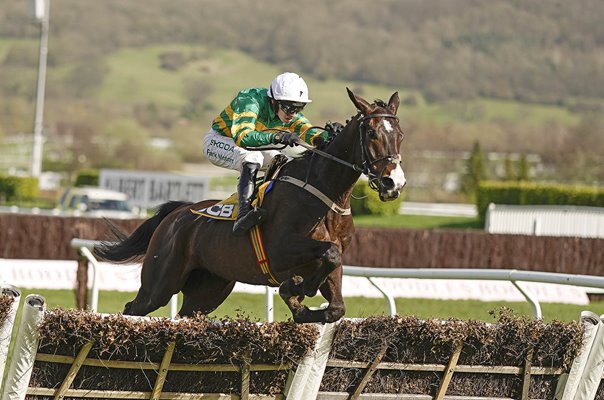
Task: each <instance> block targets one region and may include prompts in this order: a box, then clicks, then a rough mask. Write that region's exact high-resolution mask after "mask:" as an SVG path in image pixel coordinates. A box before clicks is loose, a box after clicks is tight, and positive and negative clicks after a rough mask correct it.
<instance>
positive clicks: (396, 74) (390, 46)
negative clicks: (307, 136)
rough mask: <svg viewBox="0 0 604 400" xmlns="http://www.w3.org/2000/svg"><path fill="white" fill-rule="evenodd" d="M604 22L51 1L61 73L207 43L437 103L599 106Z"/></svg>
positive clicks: (28, 29) (354, 4)
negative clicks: (120, 56)
mask: <svg viewBox="0 0 604 400" xmlns="http://www.w3.org/2000/svg"><path fill="white" fill-rule="evenodd" d="M0 4H2V7H0V21H2V23H1V24H0V37H3V38H10V37H14V38H22V37H36V35H37V29H36V27H35V26H34V25H33V24H32V23H31V21H30V20H29V19H28V17H27V14H26V6H25V4H22V3H20V2H13V1H10V0H2V1H0ZM601 15H604V3H602V2H601V1H599V0H583V1H580V2H564V1H546V2H524V1H516V0H498V1H490V2H483V1H476V0H448V1H422V0H376V1H372V2H371V3H370V4H369V3H367V2H366V1H361V0H332V1H321V0H309V1H305V2H298V3H296V4H295V5H293V4H288V5H284V4H283V2H282V1H280V0H266V1H263V2H262V7H259V5H258V3H257V2H250V1H248V0H230V1H228V2H217V1H211V0H179V1H178V2H170V1H166V0H146V1H145V2H140V1H136V0H104V1H101V2H82V1H78V0H52V9H51V18H52V21H53V22H52V24H51V35H52V38H53V54H52V55H51V60H50V62H51V63H73V62H74V61H77V62H80V63H85V62H87V61H90V60H94V59H95V58H96V57H99V56H101V55H103V54H107V53H109V52H112V51H115V50H116V49H118V48H121V47H127V46H144V45H151V44H158V43H196V44H206V45H210V46H218V47H225V48H236V49H239V50H242V51H245V52H247V53H249V54H252V55H253V56H254V57H256V58H259V59H261V60H263V61H267V62H269V63H274V64H278V65H281V66H283V67H285V68H291V69H295V70H298V71H301V72H303V73H305V74H311V75H313V76H314V77H318V78H324V79H329V78H339V79H344V80H350V81H358V82H372V83H381V84H385V85H392V86H396V87H404V88H414V89H418V90H421V91H422V92H423V93H424V95H425V97H426V98H427V99H429V100H430V101H446V100H451V99H457V100H459V99H471V98H476V97H493V98H501V99H511V100H518V101H523V102H539V103H550V104H564V105H568V106H569V107H593V99H602V98H604V64H603V63H602V62H601V60H602V57H603V55H604V27H603V24H601V21H600V19H601ZM20 62H23V60H22V59H21V58H20V57H16V59H11V60H9V63H16V64H18V63H20ZM5 63H6V61H5Z"/></svg>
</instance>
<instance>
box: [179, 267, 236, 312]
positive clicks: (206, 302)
mask: <svg viewBox="0 0 604 400" xmlns="http://www.w3.org/2000/svg"><path fill="white" fill-rule="evenodd" d="M234 286H235V281H229V280H226V279H223V278H221V277H219V276H217V275H214V274H212V273H210V272H208V271H205V270H199V269H197V270H194V271H193V272H191V274H190V275H189V278H188V279H187V282H186V283H185V285H184V286H183V288H182V293H183V302H182V307H181V308H180V311H179V312H178V314H179V315H180V316H181V317H185V316H192V315H193V314H195V313H196V312H201V313H203V314H209V313H211V312H212V311H214V310H215V309H216V308H217V307H218V306H219V305H221V304H222V302H223V301H224V300H225V299H226V298H227V296H228V295H229V294H230V293H231V292H232V291H233V287H234Z"/></svg>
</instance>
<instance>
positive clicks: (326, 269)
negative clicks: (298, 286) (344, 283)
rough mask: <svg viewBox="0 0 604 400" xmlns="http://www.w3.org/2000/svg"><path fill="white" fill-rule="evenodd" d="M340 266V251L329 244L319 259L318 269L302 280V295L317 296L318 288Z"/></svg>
mask: <svg viewBox="0 0 604 400" xmlns="http://www.w3.org/2000/svg"><path fill="white" fill-rule="evenodd" d="M341 266H342V251H341V250H340V248H339V247H338V246H337V245H335V244H333V243H331V245H330V246H329V248H328V249H327V251H326V252H325V253H323V255H322V257H321V264H320V266H319V269H318V270H317V271H316V272H315V273H314V274H312V275H311V276H309V277H307V278H305V279H304V283H303V286H304V294H305V295H307V296H309V297H313V296H314V295H316V294H317V291H318V290H319V287H320V286H321V285H322V284H323V282H325V280H326V279H327V277H328V276H329V275H330V274H331V273H332V272H333V271H334V270H336V269H337V268H338V267H341Z"/></svg>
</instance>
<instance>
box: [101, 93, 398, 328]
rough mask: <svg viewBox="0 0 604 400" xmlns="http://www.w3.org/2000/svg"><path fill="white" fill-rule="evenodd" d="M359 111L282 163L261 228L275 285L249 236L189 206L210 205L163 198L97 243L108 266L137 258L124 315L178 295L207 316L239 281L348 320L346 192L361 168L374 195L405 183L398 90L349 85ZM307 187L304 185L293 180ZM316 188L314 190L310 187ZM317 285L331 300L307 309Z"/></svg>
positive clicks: (299, 317)
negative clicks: (368, 93) (384, 96)
mask: <svg viewBox="0 0 604 400" xmlns="http://www.w3.org/2000/svg"><path fill="white" fill-rule="evenodd" d="M347 91H348V95H349V97H350V100H351V101H352V103H353V104H354V105H355V106H356V108H357V110H358V113H357V114H356V115H355V116H354V117H352V118H351V120H350V121H348V122H347V124H346V126H345V127H344V129H343V130H342V131H341V132H340V133H339V134H338V135H337V136H335V138H333V140H331V141H330V142H329V143H328V144H327V145H326V146H325V147H324V148H323V149H322V150H313V151H307V152H305V154H304V155H303V156H302V157H300V158H296V159H294V160H292V161H290V162H288V163H287V164H285V165H284V166H283V168H282V170H281V172H280V175H279V178H278V179H276V181H275V182H274V184H273V188H272V190H271V191H270V193H268V194H267V195H266V196H265V199H264V203H263V205H262V208H264V209H265V210H267V211H268V218H267V220H266V221H265V222H264V223H263V224H262V225H261V226H260V229H261V231H262V235H263V238H264V245H265V247H264V249H265V254H266V257H267V259H268V265H269V268H270V271H271V272H272V275H273V277H274V278H275V279H276V281H277V282H276V283H275V282H273V283H271V282H269V281H268V280H267V277H266V276H265V275H264V274H263V273H262V272H261V270H260V268H259V267H258V266H257V261H256V257H255V254H254V250H253V247H252V244H251V242H250V238H249V237H248V236H234V235H233V234H232V228H233V226H232V221H216V220H211V219H208V218H206V217H199V216H198V215H195V214H194V213H192V212H191V210H192V209H193V210H198V209H201V208H204V207H207V206H210V205H212V204H214V203H216V201H215V200H208V201H203V202H200V203H197V204H191V203H184V202H169V203H166V204H163V205H162V206H161V207H160V208H159V210H158V212H157V214H156V215H154V216H153V217H151V218H150V219H148V220H146V221H145V222H144V223H143V224H141V225H140V226H139V227H138V228H137V229H136V230H135V231H134V232H133V233H132V235H130V236H129V237H125V235H124V236H122V237H121V238H120V239H121V241H119V242H117V243H106V244H104V245H101V246H98V247H97V248H96V249H95V253H96V255H97V256H98V257H99V258H101V259H104V260H108V261H113V262H118V263H119V262H130V261H138V260H141V259H142V261H143V264H142V272H141V287H140V289H139V291H138V293H137V295H136V298H135V299H134V300H133V301H131V302H129V303H128V304H126V306H125V309H124V314H130V315H146V314H148V313H150V312H152V311H154V310H156V309H158V308H159V307H162V306H164V305H166V304H167V303H168V302H169V300H170V298H171V297H172V295H173V294H175V293H178V292H179V291H181V292H182V293H183V295H184V296H183V304H182V308H181V309H180V311H179V315H180V316H190V315H192V314H194V313H196V312H203V313H206V314H207V313H209V312H211V311H213V310H214V309H216V308H217V307H218V306H219V305H220V304H221V303H222V302H223V301H224V300H225V299H226V297H227V296H228V295H229V294H230V293H231V291H232V289H233V286H234V285H235V282H237V281H239V282H244V283H248V284H255V285H271V286H277V285H278V286H279V294H280V296H281V297H282V298H283V300H284V301H285V303H286V304H287V306H288V307H289V309H290V310H291V312H292V315H293V319H294V321H295V322H333V321H337V320H338V319H340V318H342V317H343V316H344V301H343V298H342V292H341V288H342V253H343V251H344V250H345V249H346V247H347V246H348V245H349V244H350V241H351V238H352V235H353V232H354V226H353V221H352V216H351V215H350V197H351V194H352V189H353V186H354V184H355V183H356V181H357V180H358V179H359V177H360V175H361V173H363V174H365V175H367V177H368V179H369V185H370V187H372V188H373V189H374V190H376V191H377V192H378V194H379V197H380V200H382V201H388V200H393V199H395V198H397V197H398V196H399V194H400V191H401V190H402V188H403V186H404V185H405V174H404V172H403V169H402V168H401V165H400V162H401V157H400V153H399V152H400V147H401V144H402V140H403V132H402V130H401V128H400V126H399V122H398V117H396V112H397V110H398V106H399V97H398V93H394V94H393V95H392V96H391V97H390V100H389V101H388V103H387V104H386V103H384V102H383V101H380V100H376V101H375V102H374V103H369V102H367V101H366V100H365V99H363V98H362V97H360V96H358V95H355V94H354V93H352V91H350V90H349V89H347ZM284 177H285V178H284ZM293 181H295V182H298V184H300V182H302V183H306V184H307V186H306V187H300V186H299V185H296V184H295V182H293ZM311 187H312V189H311ZM317 291H320V292H321V294H322V295H323V297H324V298H325V299H326V300H327V302H328V303H329V305H328V306H327V308H325V309H323V310H310V309H309V308H307V307H306V306H305V305H303V304H302V300H303V299H304V297H305V296H314V295H316V293H317Z"/></svg>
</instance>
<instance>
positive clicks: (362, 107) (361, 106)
mask: <svg viewBox="0 0 604 400" xmlns="http://www.w3.org/2000/svg"><path fill="white" fill-rule="evenodd" d="M346 91H347V92H348V97H350V100H351V101H352V102H353V104H354V105H355V106H356V108H357V110H359V111H360V112H362V113H363V114H369V112H370V109H371V105H370V104H369V103H368V102H367V100H365V99H364V98H362V97H361V96H357V95H356V94H354V93H352V90H350V89H348V88H346Z"/></svg>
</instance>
